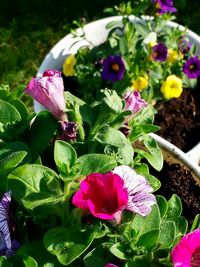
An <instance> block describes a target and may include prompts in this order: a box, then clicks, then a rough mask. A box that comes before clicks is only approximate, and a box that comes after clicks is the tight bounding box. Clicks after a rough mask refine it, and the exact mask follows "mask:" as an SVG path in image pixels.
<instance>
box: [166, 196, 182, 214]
mask: <svg viewBox="0 0 200 267" xmlns="http://www.w3.org/2000/svg"><path fill="white" fill-rule="evenodd" d="M181 213H182V203H181V199H180V197H179V196H177V195H175V194H173V195H172V197H171V198H170V200H168V210H167V213H166V218H167V219H176V218H178V217H179V216H180V215H181Z"/></svg>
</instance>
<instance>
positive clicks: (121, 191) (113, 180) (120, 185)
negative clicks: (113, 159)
mask: <svg viewBox="0 0 200 267" xmlns="http://www.w3.org/2000/svg"><path fill="white" fill-rule="evenodd" d="M127 201H128V193H127V190H126V189H125V188H124V181H123V179H122V178H121V177H120V176H119V175H117V174H114V173H112V172H108V173H106V174H100V173H92V174H90V175H88V176H87V177H86V178H85V179H84V180H83V181H82V182H81V184H80V189H79V190H78V191H77V192H76V193H75V194H74V196H73V199H72V203H73V205H75V206H76V207H78V208H81V209H86V210H89V211H90V213H91V214H92V215H93V216H94V217H96V218H99V219H103V220H117V221H119V214H120V213H121V211H122V210H124V208H125V207H126V205H127Z"/></svg>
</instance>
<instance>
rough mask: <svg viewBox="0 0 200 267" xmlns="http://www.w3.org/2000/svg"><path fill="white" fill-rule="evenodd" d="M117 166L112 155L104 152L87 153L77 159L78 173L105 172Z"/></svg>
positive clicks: (84, 174)
mask: <svg viewBox="0 0 200 267" xmlns="http://www.w3.org/2000/svg"><path fill="white" fill-rule="evenodd" d="M116 166H117V162H116V160H115V158H114V157H111V156H108V155H104V154H87V155H83V156H81V157H80V158H78V159H77V168H78V174H77V175H83V176H86V175H88V174H90V173H94V172H99V173H106V172H108V171H110V170H112V169H114V168H115V167H116Z"/></svg>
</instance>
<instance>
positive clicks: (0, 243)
mask: <svg viewBox="0 0 200 267" xmlns="http://www.w3.org/2000/svg"><path fill="white" fill-rule="evenodd" d="M10 202H11V192H10V191H9V192H7V193H5V194H4V195H3V197H2V200H1V202H0V256H11V255H13V254H14V253H15V251H16V250H17V248H18V247H19V243H18V241H16V240H12V239H11V235H10V225H11V223H10V215H9V211H10Z"/></svg>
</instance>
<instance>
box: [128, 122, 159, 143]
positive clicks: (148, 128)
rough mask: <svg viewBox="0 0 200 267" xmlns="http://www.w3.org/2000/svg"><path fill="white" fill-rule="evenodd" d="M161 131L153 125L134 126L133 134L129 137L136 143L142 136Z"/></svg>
mask: <svg viewBox="0 0 200 267" xmlns="http://www.w3.org/2000/svg"><path fill="white" fill-rule="evenodd" d="M159 129H160V127H158V126H156V125H152V124H136V125H133V126H132V130H131V133H130V135H129V139H130V140H131V141H132V142H135V141H136V140H137V139H138V138H139V137H140V136H142V135H144V134H147V133H153V132H156V131H158V130H159Z"/></svg>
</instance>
